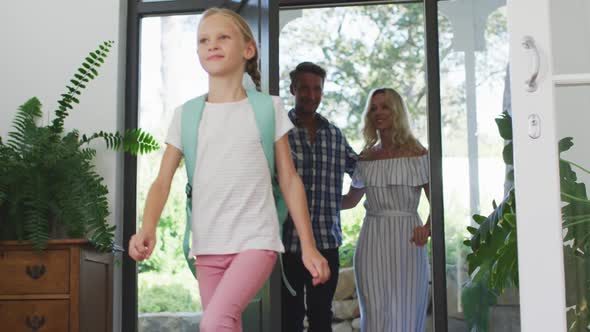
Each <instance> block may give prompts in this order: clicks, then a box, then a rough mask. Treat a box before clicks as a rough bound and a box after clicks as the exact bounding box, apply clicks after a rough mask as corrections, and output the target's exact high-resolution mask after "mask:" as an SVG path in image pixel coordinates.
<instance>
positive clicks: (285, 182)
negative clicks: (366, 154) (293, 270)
mask: <svg viewBox="0 0 590 332" xmlns="http://www.w3.org/2000/svg"><path fill="white" fill-rule="evenodd" d="M275 161H276V166H277V174H278V180H279V186H280V187H281V192H282V193H283V196H284V197H285V202H286V203H287V208H288V209H289V214H290V215H291V219H293V224H294V225H295V228H296V230H297V234H298V235H299V240H300V242H301V251H302V256H303V257H302V258H303V264H304V265H305V267H306V268H307V270H308V271H309V272H310V273H311V275H312V277H313V283H314V285H317V284H318V283H324V282H326V281H327V280H328V279H329V278H330V268H329V266H328V262H327V261H326V259H325V258H324V257H323V256H322V255H321V254H320V252H319V251H318V250H317V248H316V243H315V240H314V238H313V233H312V230H311V221H310V218H309V212H308V211H309V208H308V206H307V198H306V197H305V189H304V187H303V182H301V178H300V177H299V175H298V174H297V171H296V170H295V166H294V165H293V160H292V159H291V148H290V147H289V141H288V137H287V135H283V137H281V138H280V139H279V140H278V141H277V142H276V143H275Z"/></svg>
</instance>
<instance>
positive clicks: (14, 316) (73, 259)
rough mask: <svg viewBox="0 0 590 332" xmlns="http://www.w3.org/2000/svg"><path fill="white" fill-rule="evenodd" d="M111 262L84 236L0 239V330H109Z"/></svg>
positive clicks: (111, 286) (47, 331) (107, 254)
mask: <svg viewBox="0 0 590 332" xmlns="http://www.w3.org/2000/svg"><path fill="white" fill-rule="evenodd" d="M112 262H113V255H112V254H110V253H98V252H96V251H95V250H93V249H92V248H91V247H90V245H89V244H88V242H87V241H85V240H59V241H50V242H49V246H48V248H47V249H46V250H43V251H40V252H36V251H33V250H32V249H31V246H30V245H28V244H25V243H20V244H19V243H18V242H15V241H0V331H6V332H21V331H22V332H111V331H112V325H113V324H112V316H113V315H112V296H113V295H112V293H113V291H112V290H113V277H112V275H113V263H112Z"/></svg>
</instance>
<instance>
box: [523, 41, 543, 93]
mask: <svg viewBox="0 0 590 332" xmlns="http://www.w3.org/2000/svg"><path fill="white" fill-rule="evenodd" d="M522 46H523V47H524V48H525V49H526V50H531V51H532V53H533V72H532V73H531V75H530V78H529V79H528V80H526V81H525V82H524V83H525V84H526V90H527V91H528V92H535V91H536V90H537V78H538V77H539V69H540V66H541V58H540V56H539V50H538V49H537V45H536V44H535V40H534V39H533V37H531V36H525V37H524V38H523V39H522Z"/></svg>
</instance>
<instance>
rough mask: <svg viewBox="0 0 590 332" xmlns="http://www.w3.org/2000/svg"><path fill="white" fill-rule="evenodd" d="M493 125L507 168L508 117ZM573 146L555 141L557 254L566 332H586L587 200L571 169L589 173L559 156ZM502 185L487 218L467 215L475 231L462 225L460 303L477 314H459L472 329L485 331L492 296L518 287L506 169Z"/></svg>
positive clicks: (589, 270)
mask: <svg viewBox="0 0 590 332" xmlns="http://www.w3.org/2000/svg"><path fill="white" fill-rule="evenodd" d="M496 123H497V125H498V129H499V131H500V135H501V136H502V138H504V139H505V140H506V141H507V143H508V144H507V145H506V146H505V147H504V151H503V158H504V162H505V163H506V164H507V165H508V166H512V161H513V155H512V119H511V117H510V115H509V114H508V113H506V112H504V113H502V115H501V116H500V117H499V118H498V119H496ZM573 145H574V143H573V138H572V137H566V138H563V139H561V140H560V141H559V143H558V151H559V155H560V159H559V171H560V172H559V173H560V188H561V189H560V190H561V201H562V203H563V206H562V209H561V213H562V223H563V225H562V226H563V228H564V230H565V231H566V232H565V236H564V238H563V241H564V248H563V250H564V261H565V265H566V268H565V272H566V305H567V307H568V308H569V309H568V311H567V315H568V325H569V326H568V330H569V331H589V329H588V325H589V323H590V310H589V308H588V302H587V300H588V299H589V298H590V278H589V276H590V200H588V196H587V193H586V186H585V184H584V183H582V182H579V180H578V177H577V175H576V172H575V171H574V168H576V169H578V170H580V171H582V172H585V173H587V174H590V171H589V170H587V169H585V168H584V167H582V166H580V165H578V164H576V163H574V162H571V161H568V160H566V159H564V158H562V157H561V155H562V154H563V153H564V152H566V151H568V150H569V149H570V148H571V147H572V146H573ZM510 168H511V167H510ZM506 181H507V183H508V187H509V188H511V189H510V190H509V191H508V194H507V196H506V197H505V198H504V200H503V201H502V203H500V204H499V205H496V203H495V202H493V206H494V211H493V212H492V213H491V214H490V215H489V216H487V217H484V216H480V215H474V216H473V220H474V221H475V222H476V223H477V224H478V225H479V227H477V228H475V227H468V231H469V232H470V233H471V235H472V236H471V238H470V239H468V240H466V241H465V242H464V243H465V245H467V246H469V248H470V249H471V253H470V254H469V255H468V256H467V263H468V267H469V269H468V271H469V273H470V275H471V281H469V282H468V283H467V284H466V285H465V286H464V288H463V294H462V298H463V302H464V304H465V305H467V304H468V303H471V302H473V301H472V300H474V299H475V302H477V303H478V310H476V311H474V310H468V309H466V310H465V316H466V320H467V322H468V324H469V326H470V328H472V329H474V330H475V331H487V316H488V313H489V307H490V306H491V305H494V304H495V302H496V297H497V295H498V294H501V293H502V292H504V290H506V289H507V288H509V287H516V288H518V287H519V282H518V256H517V243H516V234H517V232H516V226H517V224H516V201H515V198H514V188H513V186H514V185H513V183H514V182H513V181H514V175H513V172H512V171H509V172H507V174H506Z"/></svg>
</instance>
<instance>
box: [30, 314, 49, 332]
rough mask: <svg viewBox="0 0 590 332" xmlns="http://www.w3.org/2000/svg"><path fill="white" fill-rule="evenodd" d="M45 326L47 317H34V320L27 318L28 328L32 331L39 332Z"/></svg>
mask: <svg viewBox="0 0 590 332" xmlns="http://www.w3.org/2000/svg"><path fill="white" fill-rule="evenodd" d="M43 325H45V316H41V317H39V316H37V315H35V316H33V318H31V317H29V316H27V327H28V328H30V329H31V331H37V330H39V329H40V328H41V327H43Z"/></svg>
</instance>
